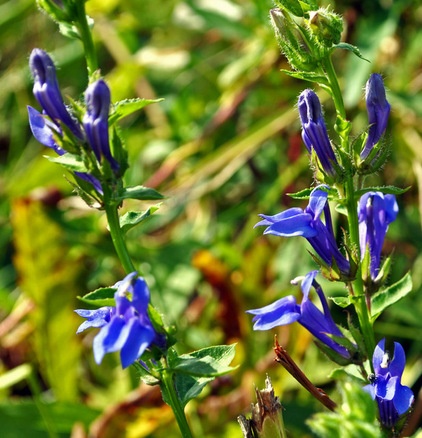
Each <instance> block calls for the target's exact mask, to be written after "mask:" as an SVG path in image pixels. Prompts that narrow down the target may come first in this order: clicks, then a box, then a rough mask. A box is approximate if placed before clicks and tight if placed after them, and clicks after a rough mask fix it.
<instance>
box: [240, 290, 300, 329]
mask: <svg viewBox="0 0 422 438" xmlns="http://www.w3.org/2000/svg"><path fill="white" fill-rule="evenodd" d="M246 313H250V314H252V315H255V317H254V318H253V321H254V322H255V324H254V327H253V328H254V330H269V329H272V328H273V327H277V326H280V325H286V324H291V323H292V322H295V321H297V320H298V319H299V318H300V307H299V306H298V305H297V303H296V298H295V297H294V296H293V295H289V296H287V297H284V298H281V299H279V300H277V301H275V302H274V303H272V304H269V305H268V306H265V307H261V308H260V309H252V310H248V311H247V312H246Z"/></svg>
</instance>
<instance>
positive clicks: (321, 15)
mask: <svg viewBox="0 0 422 438" xmlns="http://www.w3.org/2000/svg"><path fill="white" fill-rule="evenodd" d="M306 23H307V26H308V29H309V31H310V35H311V37H312V38H313V39H314V40H316V41H317V42H318V44H319V45H320V46H321V47H322V48H323V49H325V50H329V49H331V47H332V46H333V45H334V44H338V43H339V42H340V39H341V33H342V32H343V20H342V18H341V17H340V16H339V15H337V14H335V13H334V12H330V11H328V10H327V9H324V8H320V9H318V10H317V11H311V12H310V13H309V20H307V21H306Z"/></svg>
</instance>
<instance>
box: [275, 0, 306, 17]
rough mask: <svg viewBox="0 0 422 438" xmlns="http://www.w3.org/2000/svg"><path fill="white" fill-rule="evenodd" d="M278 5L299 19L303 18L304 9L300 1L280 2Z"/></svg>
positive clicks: (288, 0)
mask: <svg viewBox="0 0 422 438" xmlns="http://www.w3.org/2000/svg"><path fill="white" fill-rule="evenodd" d="M276 3H277V5H278V6H279V7H280V8H281V9H284V10H285V11H288V12H290V13H291V14H293V15H296V16H297V17H303V9H302V6H301V5H300V2H299V0H278V1H277V2H276Z"/></svg>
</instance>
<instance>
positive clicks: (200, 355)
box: [170, 344, 236, 377]
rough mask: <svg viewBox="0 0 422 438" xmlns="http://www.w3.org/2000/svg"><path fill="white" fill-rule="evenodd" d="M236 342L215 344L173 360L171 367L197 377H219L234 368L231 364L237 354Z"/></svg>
mask: <svg viewBox="0 0 422 438" xmlns="http://www.w3.org/2000/svg"><path fill="white" fill-rule="evenodd" d="M235 347H236V346H235V344H233V345H214V346H212V347H207V348H203V349H202V350H197V351H194V352H192V353H189V354H182V355H181V356H178V357H176V358H174V360H172V362H171V363H170V366H171V369H172V370H175V371H177V372H182V373H185V374H190V375H192V376H197V377H218V376H221V375H223V374H227V373H228V372H230V371H232V370H233V369H234V368H233V367H231V366H229V364H230V363H231V361H232V360H233V358H234V355H235Z"/></svg>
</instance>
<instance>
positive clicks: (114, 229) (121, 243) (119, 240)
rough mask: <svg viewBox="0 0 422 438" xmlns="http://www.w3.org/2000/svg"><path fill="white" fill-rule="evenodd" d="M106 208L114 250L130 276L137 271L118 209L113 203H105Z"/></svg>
mask: <svg viewBox="0 0 422 438" xmlns="http://www.w3.org/2000/svg"><path fill="white" fill-rule="evenodd" d="M104 208H105V212H106V216H107V221H108V227H109V229H110V234H111V240H112V241H113V245H114V248H115V249H116V252H117V255H118V257H119V259H120V262H121V263H122V266H123V269H124V270H125V272H126V273H127V274H130V273H131V272H134V271H136V269H135V266H134V265H133V262H132V259H131V258H130V255H129V252H128V250H127V247H126V242H125V239H124V236H123V233H122V229H121V228H120V222H119V213H118V210H117V207H116V206H115V205H114V204H113V203H107V202H105V207H104Z"/></svg>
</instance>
